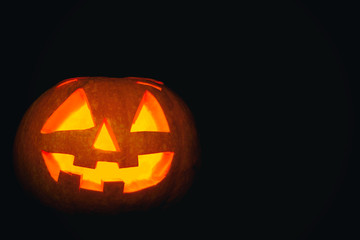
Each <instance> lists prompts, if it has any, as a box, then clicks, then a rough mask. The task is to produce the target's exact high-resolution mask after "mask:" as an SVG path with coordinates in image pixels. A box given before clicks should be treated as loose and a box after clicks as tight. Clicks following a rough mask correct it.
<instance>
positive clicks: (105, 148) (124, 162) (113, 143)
mask: <svg viewBox="0 0 360 240" xmlns="http://www.w3.org/2000/svg"><path fill="white" fill-rule="evenodd" d="M14 153H15V163H16V164H15V166H16V170H17V173H18V176H19V179H20V181H21V182H22V183H23V185H24V186H25V188H26V189H29V190H30V192H32V193H33V194H35V195H36V196H37V197H38V198H39V199H40V200H42V201H43V202H44V203H46V204H49V205H51V206H53V207H56V208H59V209H62V210H69V211H85V212H86V211H98V212H116V211H131V210H141V209H148V208H154V207H157V206H162V205H167V204H168V203H171V202H173V201H175V200H177V199H180V197H181V196H183V195H184V194H185V193H186V191H187V190H188V188H189V186H190V185H191V183H192V179H193V176H194V174H195V167H196V166H197V162H198V144H197V137H196V130H195V127H194V122H193V119H192V117H191V114H190V111H189V109H188V108H187V106H186V105H185V104H184V102H183V101H182V100H181V99H180V98H179V97H177V96H176V95H175V94H174V93H173V92H172V91H171V90H169V89H168V88H167V87H165V86H164V85H163V83H162V82H160V81H155V80H153V79H145V78H133V77H129V78H105V77H83V78H73V79H68V80H65V81H63V82H61V83H59V84H58V85H57V86H55V87H53V88H51V89H49V90H48V91H46V92H45V93H44V94H43V95H41V96H40V97H39V98H38V99H37V100H36V101H35V102H34V103H33V104H32V106H31V107H30V108H29V110H28V111H27V112H26V114H25V116H24V117H23V119H22V122H21V124H20V126H19V129H18V133H17V136H16V140H15V151H14Z"/></svg>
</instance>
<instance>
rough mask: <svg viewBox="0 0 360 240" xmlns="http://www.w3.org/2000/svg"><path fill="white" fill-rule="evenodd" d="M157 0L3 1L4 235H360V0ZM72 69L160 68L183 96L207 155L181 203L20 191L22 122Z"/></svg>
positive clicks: (136, 71) (157, 74)
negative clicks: (93, 204)
mask: <svg viewBox="0 0 360 240" xmlns="http://www.w3.org/2000/svg"><path fill="white" fill-rule="evenodd" d="M150 2H151V3H150ZM150 2H147V3H144V2H141V1H113V2H108V3H104V2H102V1H101V3H100V1H98V2H90V1H71V2H66V1H61V2H60V1H59V2H53V1H35V2H33V1H19V2H16V3H15V2H14V3H11V4H5V5H3V6H2V14H1V18H2V19H1V21H2V42H3V43H2V54H1V55H2V57H3V61H2V62H3V63H2V66H3V71H2V72H3V75H2V88H1V89H2V90H3V91H2V94H1V95H2V106H3V108H5V109H3V114H2V120H3V121H4V125H3V128H4V129H5V131H4V132H5V133H6V134H5V137H4V138H3V140H4V145H3V146H4V151H5V153H6V155H5V156H6V157H5V158H4V159H3V167H4V170H3V174H2V180H1V181H2V183H3V184H2V189H3V191H2V195H1V196H2V197H1V198H2V199H3V202H4V203H3V205H2V206H3V211H2V218H3V221H2V226H1V228H4V230H5V232H4V235H5V234H12V235H14V237H20V236H22V235H23V234H26V235H27V237H37V238H40V239H43V238H44V239H45V238H48V237H50V236H51V238H55V239H76V238H78V239H82V238H85V237H93V238H94V239H98V238H99V237H102V238H105V237H113V238H114V237H116V238H117V237H124V235H125V234H126V235H127V236H128V237H129V236H130V237H134V238H137V237H144V236H148V237H158V238H168V237H209V236H214V237H221V238H229V237H234V236H236V237H238V238H249V237H251V238H255V239H256V238H259V237H265V236H274V237H277V238H279V237H280V238H282V237H284V238H286V239H329V238H330V239H350V238H351V239H353V238H356V237H359V234H358V232H357V229H356V228H357V226H358V219H359V218H358V214H359V208H358V202H359V197H358V191H359V190H358V189H359V188H358V186H359V185H358V184H359V181H358V169H359V161H358V159H359V158H358V151H357V149H358V147H357V146H358V145H359V139H358V127H357V118H358V103H359V99H358V96H357V95H358V94H357V92H358V90H359V85H358V77H359V75H358V64H359V60H358V54H359V47H358V43H359V40H360V39H359V38H358V36H357V32H358V29H359V27H358V25H359V20H360V19H359V15H358V14H357V9H358V8H357V6H356V5H355V4H354V3H352V1H309V2H304V1H286V2H280V3H271V2H268V1H264V2H261V1H260V2H256V3H253V4H243V3H242V2H240V3H236V4H235V2H234V3H232V4H228V3H226V2H223V1H221V3H220V2H213V3H209V2H204V3H200V2H196V3H194V2H189V3H185V2H183V1H179V2H173V1H170V2H165V1H164V2H161V3H154V2H153V1H150ZM77 76H109V77H126V76H138V77H149V78H154V79H157V80H160V81H163V82H165V84H166V85H167V86H168V87H170V88H171V89H173V90H174V91H175V92H176V93H177V94H178V95H180V96H181V97H182V98H183V99H184V101H185V102H186V103H187V104H188V106H189V108H190V109H191V111H192V112H193V115H194V117H195V121H196V126H197V129H198V134H199V140H200V145H201V161H202V165H201V166H202V167H201V170H200V171H199V173H198V176H197V178H196V181H195V183H194V185H193V187H192V188H191V190H190V192H189V193H188V194H187V196H186V197H185V198H184V199H183V200H182V201H181V202H179V203H178V204H176V205H174V206H172V207H171V208H168V209H164V210H154V211H151V212H145V213H144V212H143V213H127V214H120V215H115V216H95V215H90V216H84V215H69V214H64V213H59V212H56V211H55V210H52V209H50V208H48V207H45V206H43V205H41V204H40V203H38V202H37V201H36V200H34V199H33V198H32V197H31V196H30V195H28V194H26V193H24V191H23V190H22V188H21V187H20V185H19V184H18V183H17V180H16V177H15V175H14V172H13V165H12V147H13V141H14V137H15V133H16V129H17V126H18V124H19V122H20V120H21V118H22V116H23V114H24V113H25V111H26V109H27V108H28V107H29V106H30V104H31V103H32V102H33V101H34V100H35V99H36V98H37V97H38V96H40V95H41V94H42V93H43V92H44V91H46V90H47V89H49V88H50V87H52V86H53V85H55V84H56V83H57V82H59V81H61V80H63V79H66V78H71V77H77ZM129 234H130V235H129Z"/></svg>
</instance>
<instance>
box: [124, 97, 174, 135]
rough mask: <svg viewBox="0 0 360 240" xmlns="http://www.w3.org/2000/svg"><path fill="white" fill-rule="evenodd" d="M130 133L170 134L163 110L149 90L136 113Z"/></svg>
mask: <svg viewBox="0 0 360 240" xmlns="http://www.w3.org/2000/svg"><path fill="white" fill-rule="evenodd" d="M130 132H170V129H169V124H168V122H167V120H166V117H165V114H164V111H163V109H162V108H161V106H160V104H159V102H158V101H157V100H156V98H155V97H154V96H153V95H152V94H151V93H150V92H149V91H147V90H146V91H145V93H144V96H143V98H142V100H141V102H140V104H139V107H138V109H137V111H136V114H135V117H134V120H133V123H132V126H131V129H130Z"/></svg>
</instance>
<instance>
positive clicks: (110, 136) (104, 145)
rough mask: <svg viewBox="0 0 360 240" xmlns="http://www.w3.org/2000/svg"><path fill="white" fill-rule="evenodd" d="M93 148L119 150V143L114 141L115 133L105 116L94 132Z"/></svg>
mask: <svg viewBox="0 0 360 240" xmlns="http://www.w3.org/2000/svg"><path fill="white" fill-rule="evenodd" d="M93 148H95V149H100V150H104V151H113V152H120V148H119V144H118V142H117V141H116V137H115V134H114V132H113V130H112V129H111V127H110V124H109V123H108V121H107V120H106V118H104V120H103V122H102V123H101V126H100V128H99V130H98V132H97V133H96V137H95V141H94V144H93Z"/></svg>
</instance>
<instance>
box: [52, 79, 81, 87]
mask: <svg viewBox="0 0 360 240" xmlns="http://www.w3.org/2000/svg"><path fill="white" fill-rule="evenodd" d="M76 81H77V78H71V79H68V80H66V81H63V82H62V83H60V84H59V85H57V86H56V88H58V87H61V86H64V85H65V84H68V83H72V82H76Z"/></svg>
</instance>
